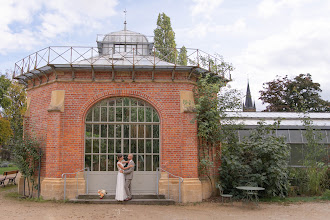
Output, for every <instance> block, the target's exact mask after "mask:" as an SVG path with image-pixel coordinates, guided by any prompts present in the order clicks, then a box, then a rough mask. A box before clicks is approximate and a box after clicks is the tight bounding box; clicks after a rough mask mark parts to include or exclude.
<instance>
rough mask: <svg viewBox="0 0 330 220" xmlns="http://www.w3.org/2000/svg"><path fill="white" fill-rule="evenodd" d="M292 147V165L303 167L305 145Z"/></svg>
mask: <svg viewBox="0 0 330 220" xmlns="http://www.w3.org/2000/svg"><path fill="white" fill-rule="evenodd" d="M290 146H291V160H290V165H302V160H303V145H302V144H290Z"/></svg>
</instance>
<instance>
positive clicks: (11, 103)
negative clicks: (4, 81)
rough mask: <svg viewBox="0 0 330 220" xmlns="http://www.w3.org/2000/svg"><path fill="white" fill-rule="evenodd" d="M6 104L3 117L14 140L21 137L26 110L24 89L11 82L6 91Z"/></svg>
mask: <svg viewBox="0 0 330 220" xmlns="http://www.w3.org/2000/svg"><path fill="white" fill-rule="evenodd" d="M6 97H7V98H8V104H7V106H6V108H4V115H5V116H6V118H8V120H9V121H10V126H11V129H12V131H13V135H14V138H16V137H18V136H22V135H23V118H24V114H25V110H26V91H25V87H24V86H23V85H21V84H19V83H18V82H16V81H12V82H11V84H10V87H9V88H8V90H7V93H6Z"/></svg>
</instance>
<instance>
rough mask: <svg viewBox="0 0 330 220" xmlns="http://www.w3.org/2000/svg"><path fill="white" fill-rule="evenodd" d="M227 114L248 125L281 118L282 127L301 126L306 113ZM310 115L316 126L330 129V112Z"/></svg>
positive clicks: (271, 121) (269, 122)
mask: <svg viewBox="0 0 330 220" xmlns="http://www.w3.org/2000/svg"><path fill="white" fill-rule="evenodd" d="M227 116H228V117H234V118H237V122H238V123H243V124H244V125H246V126H256V125H258V122H259V121H260V120H264V121H265V123H266V124H273V123H274V120H277V119H281V123H280V125H281V127H285V126H291V127H292V126H296V127H301V126H303V122H302V118H303V117H304V114H303V113H297V112H227ZM308 116H309V117H310V119H311V120H312V121H313V124H314V125H315V126H318V127H325V128H329V129H330V113H323V112H322V113H321V112H312V113H309V114H308Z"/></svg>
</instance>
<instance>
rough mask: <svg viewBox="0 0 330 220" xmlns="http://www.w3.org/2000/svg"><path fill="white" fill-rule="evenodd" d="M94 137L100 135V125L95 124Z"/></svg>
mask: <svg viewBox="0 0 330 220" xmlns="http://www.w3.org/2000/svg"><path fill="white" fill-rule="evenodd" d="M93 137H100V125H93Z"/></svg>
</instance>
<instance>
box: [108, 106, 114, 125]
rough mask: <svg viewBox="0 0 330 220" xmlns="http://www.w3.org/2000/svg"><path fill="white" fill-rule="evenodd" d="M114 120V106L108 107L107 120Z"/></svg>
mask: <svg viewBox="0 0 330 220" xmlns="http://www.w3.org/2000/svg"><path fill="white" fill-rule="evenodd" d="M114 121H115V108H112V107H110V108H109V122H114Z"/></svg>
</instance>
